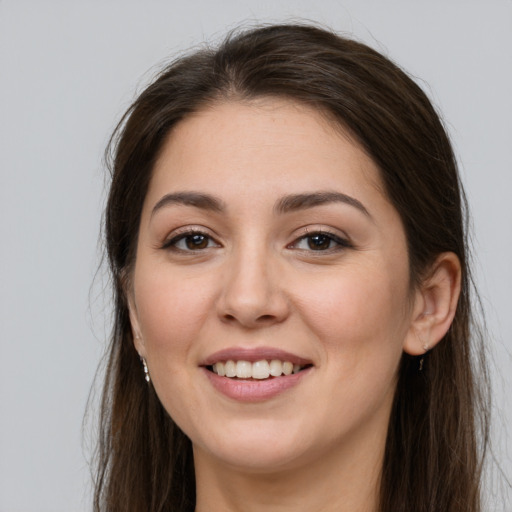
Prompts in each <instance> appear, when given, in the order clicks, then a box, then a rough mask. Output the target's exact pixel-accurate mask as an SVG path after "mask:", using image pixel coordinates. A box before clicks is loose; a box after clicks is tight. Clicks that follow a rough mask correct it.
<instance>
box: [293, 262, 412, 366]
mask: <svg viewBox="0 0 512 512" xmlns="http://www.w3.org/2000/svg"><path fill="white" fill-rule="evenodd" d="M329 277H330V279H329V278H327V277H326V279H323V280H317V281H310V282H309V283H308V285H307V286H303V287H301V289H298V290H297V291H296V294H297V295H298V296H300V297H301V299H300V303H301V309H302V311H303V318H304V319H305V320H306V322H307V323H308V325H309V326H310V328H311V329H312V331H314V332H315V333H316V334H317V336H318V337H319V338H320V339H321V340H322V341H323V343H324V344H325V345H326V348H327V349H328V350H327V351H326V353H327V355H328V357H331V358H337V357H340V358H341V361H342V363H343V364H344V365H355V364H360V363H361V361H369V360H371V359H374V355H375V354H379V357H386V354H390V356H391V357H392V358H393V359H395V358H396V354H397V351H398V353H400V352H401V346H402V342H403V339H404V337H405V333H406V331H407V329H408V321H407V320H408V315H407V309H408V307H407V304H408V303H407V300H408V282H407V276H406V274H405V272H404V271H402V272H395V271H391V269H389V270H387V268H386V267H385V266H383V265H382V263H379V264H375V265H365V266H364V267H363V266H362V267H359V268H353V269H346V270H343V271H340V272H337V273H335V274H333V275H332V276H329Z"/></svg>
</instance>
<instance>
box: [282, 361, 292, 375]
mask: <svg viewBox="0 0 512 512" xmlns="http://www.w3.org/2000/svg"><path fill="white" fill-rule="evenodd" d="M292 372H293V364H292V363H290V361H285V362H284V363H283V373H284V374H285V375H291V374H292Z"/></svg>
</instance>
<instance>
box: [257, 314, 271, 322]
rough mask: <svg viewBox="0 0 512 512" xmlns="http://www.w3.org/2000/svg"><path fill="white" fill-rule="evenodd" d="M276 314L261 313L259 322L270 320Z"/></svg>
mask: <svg viewBox="0 0 512 512" xmlns="http://www.w3.org/2000/svg"><path fill="white" fill-rule="evenodd" d="M274 318H275V317H274V316H272V315H261V316H260V317H258V319H257V321H259V322H269V321H271V320H274Z"/></svg>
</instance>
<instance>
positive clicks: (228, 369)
mask: <svg viewBox="0 0 512 512" xmlns="http://www.w3.org/2000/svg"><path fill="white" fill-rule="evenodd" d="M302 368H303V366H301V365H298V364H293V363H291V362H290V361H280V360H279V359H272V360H271V361H270V362H269V361H266V360H265V359H262V360H261V361H256V362H254V363H251V362H249V361H243V360H241V361H233V360H232V359H230V360H228V361H226V362H221V361H219V362H218V363H215V364H214V365H212V370H213V372H214V373H216V374H217V375H219V376H221V377H229V378H233V377H237V378H239V379H251V378H252V379H258V380H262V379H268V378H269V377H270V376H272V377H280V376H281V375H291V374H292V373H299V372H300V371H301V370H302Z"/></svg>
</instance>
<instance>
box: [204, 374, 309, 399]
mask: <svg viewBox="0 0 512 512" xmlns="http://www.w3.org/2000/svg"><path fill="white" fill-rule="evenodd" d="M310 370H311V368H306V369H305V370H302V371H300V372H298V373H293V374H291V375H283V376H281V377H274V378H271V379H263V380H256V379H255V380H244V379H230V378H229V377H220V376H219V375H217V374H216V373H213V372H211V371H210V370H207V369H206V368H203V371H204V372H205V374H206V376H207V377H208V379H209V381H210V383H211V384H212V386H213V387H214V388H215V389H216V390H217V391H219V392H221V393H222V394H223V395H225V396H227V397H229V398H232V399H234V400H238V401H240V402H263V401H265V400H270V399H271V398H274V397H276V396H277V395H280V394H281V393H283V392H285V391H287V390H289V389H290V388H293V387H294V386H296V385H297V384H299V382H300V381H301V380H302V379H303V378H304V377H305V376H306V375H307V374H308V373H309V372H310Z"/></svg>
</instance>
